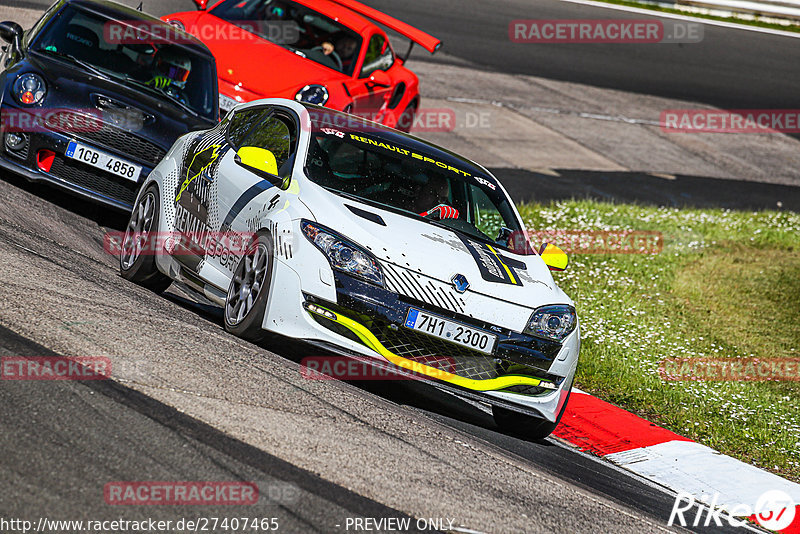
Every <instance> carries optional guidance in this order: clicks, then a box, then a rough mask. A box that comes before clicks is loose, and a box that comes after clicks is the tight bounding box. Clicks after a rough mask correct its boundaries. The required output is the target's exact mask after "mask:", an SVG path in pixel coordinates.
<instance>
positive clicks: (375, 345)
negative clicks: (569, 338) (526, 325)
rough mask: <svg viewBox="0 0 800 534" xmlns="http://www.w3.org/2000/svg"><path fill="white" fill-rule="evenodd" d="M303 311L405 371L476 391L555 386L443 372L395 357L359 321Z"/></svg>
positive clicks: (313, 308) (312, 308)
mask: <svg viewBox="0 0 800 534" xmlns="http://www.w3.org/2000/svg"><path fill="white" fill-rule="evenodd" d="M306 310H307V311H308V312H309V313H313V314H315V315H319V316H320V317H325V318H326V319H329V320H331V321H335V322H337V323H339V324H340V325H342V326H344V327H345V328H347V329H348V330H350V331H351V332H353V333H354V334H355V335H357V336H358V338H359V339H360V340H361V341H362V342H363V343H364V344H365V345H366V346H367V347H369V348H371V349H372V350H374V351H375V352H377V353H378V354H380V355H381V356H383V357H384V358H386V359H387V360H389V361H390V362H391V363H393V364H394V365H396V366H397V367H400V368H402V369H405V370H408V371H414V372H416V373H419V374H422V375H425V376H428V377H430V378H435V379H437V380H444V381H445V382H450V383H451V384H454V385H456V386H461V387H463V388H467V389H472V390H475V391H495V390H498V389H504V388H507V387H511V386H541V385H542V384H547V385H546V386H544V387H548V386H549V388H553V389H555V385H554V384H553V383H552V382H549V381H547V380H541V379H538V378H533V377H530V376H522V375H505V376H500V377H497V378H489V379H485V380H475V379H472V378H464V377H463V376H458V375H454V374H453V373H449V372H447V371H443V370H442V369H438V368H436V367H431V366H429V365H425V364H424V363H419V362H415V361H414V360H409V359H408V358H403V357H402V356H398V355H397V354H395V353H393V352H392V351H390V350H389V349H387V348H386V347H384V346H383V345H382V344H381V342H380V341H378V338H376V337H375V335H374V334H373V333H372V332H370V331H369V330H368V329H367V328H366V327H365V326H363V325H362V324H361V323H359V322H357V321H354V320H353V319H350V318H349V317H345V316H344V315H341V314H339V313H336V312H333V311H331V310H329V309H327V308H325V307H324V306H320V305H318V304H307V305H306Z"/></svg>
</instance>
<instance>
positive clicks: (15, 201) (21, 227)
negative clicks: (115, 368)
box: [0, 176, 741, 532]
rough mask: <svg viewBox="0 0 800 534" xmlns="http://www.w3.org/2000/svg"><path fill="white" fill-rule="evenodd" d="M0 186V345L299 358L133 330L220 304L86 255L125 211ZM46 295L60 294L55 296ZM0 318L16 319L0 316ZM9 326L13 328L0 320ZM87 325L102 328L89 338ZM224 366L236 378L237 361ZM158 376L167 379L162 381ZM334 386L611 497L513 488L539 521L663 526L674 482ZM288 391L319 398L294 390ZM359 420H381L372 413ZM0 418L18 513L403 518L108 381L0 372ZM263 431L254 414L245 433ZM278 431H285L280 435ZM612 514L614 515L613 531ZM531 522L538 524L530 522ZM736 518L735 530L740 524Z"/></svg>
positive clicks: (11, 511) (432, 409)
mask: <svg viewBox="0 0 800 534" xmlns="http://www.w3.org/2000/svg"><path fill="white" fill-rule="evenodd" d="M0 193H2V195H3V197H4V198H6V199H7V203H6V205H5V207H4V208H2V210H0V211H2V213H0V260H2V263H3V266H4V267H3V269H4V270H5V273H2V272H0V278H2V283H1V284H0V286H2V289H0V295H2V299H3V300H4V302H5V306H6V309H5V310H4V311H3V312H1V313H0V354H2V355H22V356H51V355H59V354H60V355H65V354H63V353H61V352H59V351H54V350H53V348H52V347H59V346H63V345H62V344H63V343H65V342H66V340H67V338H69V337H71V336H70V334H75V335H80V336H82V337H86V338H87V340H86V342H87V343H89V345H88V346H98V347H102V346H105V344H106V343H108V344H109V346H111V347H113V346H115V345H114V343H113V340H114V339H115V338H122V339H125V338H126V337H127V336H136V337H137V338H141V339H137V341H136V344H141V345H142V346H145V347H147V346H149V347H151V349H143V350H152V349H153V348H155V350H159V351H160V352H161V353H162V354H164V357H167V358H168V359H169V360H170V363H169V366H171V367H172V369H174V371H172V372H174V373H175V374H176V375H179V374H182V373H198V374H200V372H201V371H200V369H199V368H197V367H196V366H197V365H199V364H198V362H203V360H205V359H207V358H208V357H209V355H211V354H212V353H214V354H215V353H216V352H215V351H223V352H224V353H229V354H231V356H232V357H233V358H234V360H238V359H240V358H244V356H243V355H244V353H245V352H251V353H253V355H254V356H253V361H254V362H255V363H254V366H255V368H256V371H255V372H256V373H257V376H255V378H256V380H258V381H263V383H265V384H269V383H270V382H269V381H270V380H271V379H272V378H274V377H273V376H271V375H270V373H268V372H264V374H260V373H261V371H259V368H260V364H258V361H259V360H260V359H262V358H271V359H273V361H275V360H277V361H278V364H277V365H279V366H282V367H285V368H286V372H287V373H291V372H294V373H297V371H296V369H297V363H298V362H299V359H300V357H301V356H303V355H305V354H308V350H309V349H308V348H307V347H304V346H303V345H302V344H300V343H292V342H288V340H282V341H279V342H278V343H273V344H268V345H266V346H262V347H257V346H254V345H252V344H249V343H246V342H243V341H241V340H237V339H236V338H233V337H232V336H230V339H229V340H226V342H229V343H231V344H232V347H233V348H234V352H230V350H229V349H222V348H219V347H215V346H213V345H212V344H209V343H212V340H211V338H209V339H205V338H204V337H200V339H199V340H196V339H193V338H195V337H196V334H192V335H191V336H189V337H187V338H186V339H178V340H175V341H174V343H173V344H164V343H165V342H164V341H163V340H162V339H161V337H162V336H164V337H167V338H169V337H170V336H172V335H173V333H172V332H166V331H165V332H155V331H149V330H147V328H149V327H150V323H151V321H157V322H158V324H163V325H167V324H168V325H169V328H170V329H171V330H173V331H176V332H181V331H185V332H187V333H188V332H194V331H195V330H197V329H198V328H199V329H200V330H201V331H202V330H203V329H205V330H207V331H208V332H209V336H210V335H211V333H212V332H213V335H214V339H217V338H218V336H220V335H223V336H226V337H227V336H228V335H227V334H225V333H222V332H220V330H221V328H220V322H221V311H220V310H219V309H216V308H213V307H210V306H207V305H205V304H203V303H198V302H194V301H192V300H191V299H188V298H186V297H185V294H184V293H183V292H181V291H180V288H178V287H173V288H172V289H171V290H170V291H169V292H168V293H167V294H166V295H165V296H156V295H153V294H150V293H149V292H147V291H145V290H142V289H140V288H137V287H136V286H134V285H132V284H130V283H129V282H127V281H125V280H123V279H121V278H120V277H119V276H118V275H117V273H116V269H115V268H114V261H113V259H112V258H110V257H107V258H105V259H101V260H100V261H98V259H97V258H102V252H100V253H97V252H96V248H97V246H98V238H99V236H101V235H102V231H103V228H102V227H100V226H97V223H98V222H105V223H106V224H111V225H112V227H116V228H121V226H120V225H121V224H124V223H123V221H122V220H121V218H120V217H119V216H118V215H117V214H115V213H111V212H107V211H105V210H103V209H100V208H97V207H95V206H93V205H91V204H88V203H86V202H83V201H79V200H75V199H72V198H70V197H65V196H64V195H62V194H61V193H59V192H58V191H55V190H52V189H49V188H42V187H39V186H36V185H34V184H28V183H26V182H25V181H24V180H22V179H18V178H15V177H9V176H6V177H4V180H3V181H1V182H0ZM48 204H49V205H50V207H48V206H47V205H48ZM18 206H26V207H27V208H29V209H28V210H27V211H26V213H25V214H24V215H22V216H20V217H14V216H13V213H14V211H15V210H16V209H17V207H18ZM38 210H41V211H42V212H45V211H46V212H47V213H48V216H47V217H40V218H38V220H37V214H36V211H38ZM10 215H11V216H10ZM54 219H55V220H54ZM52 224H58V226H59V229H58V230H55V231H54V233H53V234H52V235H48V231H47V228H48V227H49V226H51V225H52ZM91 227H95V231H93V232H90V233H88V235H86V237H85V238H81V237H79V234H80V233H82V231H83V228H91ZM61 228H63V229H61ZM76 236H78V237H76ZM67 239H70V241H69V245H68V246H67V245H61V244H59V242H63V241H66V240H67ZM12 272H17V273H19V275H18V276H23V274H22V273H28V275H27V276H24V279H19V280H18V282H16V281H14V280H11V279H10V278H16V277H11V273H12ZM43 273H44V274H43ZM65 279H69V283H68V284H67V285H64V284H63V283H62V281H63V280H65ZM31 291H33V292H34V294H35V293H36V292H37V291H41V292H42V293H43V294H42V298H41V299H35V298H34V299H31V298H29V297H28V296H29V295H30V294H31ZM45 293H46V294H45ZM78 295H84V296H83V297H78ZM97 295H105V298H104V299H103V300H98V301H95V300H94V299H95V298H96V296H97ZM54 302H61V303H62V305H61V306H60V307H59V306H54ZM70 302H72V303H70ZM92 310H94V313H93V312H92ZM98 315H99V316H101V317H106V318H107V320H106V321H104V322H103V323H102V324H101V326H102V328H101V329H100V330H98V331H97V334H93V333H88V334H87V333H81V332H78V330H80V326H79V323H80V322H82V321H85V322H86V323H95V324H96V323H97V322H98V319H97V317H98ZM11 316H15V318H14V319H10V317H11ZM75 319H77V321H76V320H75ZM51 323H52V324H51ZM9 324H12V326H13V325H16V327H15V328H9V326H8V325H9ZM20 325H23V326H20ZM73 325H74V326H73ZM19 328H24V329H26V330H30V331H33V332H39V334H37V338H36V339H30V338H29V337H26V336H25V335H21V334H19V333H18V332H17V331H15V330H16V329H19ZM138 329H141V330H138ZM95 335H97V336H98V337H101V338H103V339H102V340H101V339H89V338H94V336H95ZM106 339H107V340H108V341H105V340H106ZM117 350H124V348H121V349H117ZM128 350H130V349H128ZM315 354H318V352H315ZM214 357H217V356H214ZM115 361H118V360H115ZM232 361H233V360H232ZM210 365H213V366H220V367H222V366H225V365H226V363H225V362H224V361H220V362H219V363H215V362H211V363H210ZM219 374H225V375H226V374H227V373H225V372H220V373H219ZM231 375H232V377H235V375H236V373H231ZM112 377H113V373H112ZM218 380H219V382H218V383H216V384H214V386H213V387H215V388H218V389H219V390H223V391H227V392H231V393H230V394H231V395H233V396H236V395H242V396H244V397H248V398H251V397H254V396H259V395H263V392H261V391H259V390H251V391H248V390H246V389H245V390H243V386H242V384H241V382H239V381H238V380H239V379H238V377H236V378H228V377H227V376H223V377H220V378H219V379H218ZM324 385H325V386H329V387H333V386H331V385H330V384H324ZM163 386H164V387H169V386H170V379H169V378H166V379H165V382H164V384H163ZM340 387H342V388H345V390H346V392H347V394H348V395H350V396H351V397H352V398H355V399H357V400H358V402H359V403H360V402H363V403H376V402H377V403H380V402H385V403H388V406H390V409H389V410H388V411H387V412H386V413H385V415H383V416H382V417H398V416H403V417H406V416H407V417H411V418H423V419H424V420H425V421H426V424H431V425H433V426H434V427H435V431H436V433H437V440H438V439H440V440H442V443H445V442H447V441H452V440H456V439H457V440H461V442H463V443H470V442H471V441H473V442H479V443H480V442H482V443H485V444H487V446H490V447H493V448H496V449H498V450H500V451H501V452H502V454H503V455H505V456H507V457H509V458H513V459H514V461H515V462H519V463H520V464H521V465H523V466H524V467H525V469H527V470H530V471H532V472H534V473H537V472H538V473H540V474H541V476H543V477H546V478H548V479H551V480H553V481H562V482H563V484H566V485H568V486H574V487H576V488H579V489H580V490H582V491H584V492H586V494H587V495H591V496H592V497H591V499H592V501H594V500H595V499H603V500H604V501H607V502H608V503H610V504H607V505H605V507H604V508H611V510H610V512H611V513H610V515H608V516H606V515H604V516H599V515H592V514H596V511H595V512H592V513H591V514H589V513H587V512H586V511H584V510H581V509H580V508H579V507H576V508H573V509H566V508H565V507H564V504H563V503H559V502H548V501H547V499H548V495H529V496H527V495H523V496H517V497H518V498H520V499H523V500H528V499H530V502H531V504H530V506H531V507H532V511H533V512H538V513H539V514H543V515H545V516H546V517H547V520H548V521H552V523H550V526H549V528H545V529H544V530H547V531H572V532H575V531H585V532H623V531H631V530H629V529H630V525H628V524H627V523H628V522H629V521H632V520H634V519H635V520H636V521H642V524H641V525H640V526H639V527H636V528H634V530H633V532H641V531H654V530H661V528H665V527H666V522H667V518H668V517H669V514H670V511H671V509H672V505H673V502H674V496H673V495H671V494H669V493H667V492H665V491H664V490H663V489H660V488H658V487H655V486H653V485H651V484H649V483H647V482H645V481H643V480H640V479H638V478H636V477H634V476H632V475H630V474H627V473H625V472H623V471H621V470H619V469H617V468H615V467H613V466H611V465H610V464H608V463H606V462H604V461H602V460H599V459H597V458H594V457H591V456H589V455H584V454H580V453H577V452H576V451H575V450H574V449H572V448H570V447H567V446H564V445H561V444H559V443H557V442H555V441H552V440H547V441H541V442H531V441H526V440H523V439H519V438H517V437H514V436H511V435H506V434H503V433H501V432H499V431H498V429H497V428H496V426H495V425H494V422H493V420H492V418H491V416H490V415H488V414H487V413H486V412H485V411H483V410H481V409H478V408H476V407H475V406H473V405H471V404H468V403H466V402H463V401H461V400H459V399H456V398H454V397H452V396H451V395H449V394H446V393H443V392H440V391H438V390H436V389H433V388H431V387H430V386H427V385H424V384H416V383H412V382H405V381H402V382H348V383H341V386H340ZM299 402H310V403H317V402H318V401H317V400H312V399H311V398H310V397H302V398H301V399H300V401H299ZM322 402H323V404H324V403H325V402H326V401H325V400H323V401H322ZM275 409H280V408H277V407H276V408H275ZM311 409H314V407H313V405H312V406H311ZM289 415H291V414H289ZM371 424H373V425H377V426H378V427H380V426H383V423H382V422H377V423H376V422H372V423H371ZM0 429H2V432H0V450H2V451H3V454H2V455H0V473H2V474H0V480H2V484H3V488H4V490H3V495H2V496H1V497H0V517H6V518H7V517H24V518H32V519H33V520H34V521H35V519H36V518H37V517H39V516H46V517H50V518H53V519H84V520H86V519H92V520H98V519H114V518H118V517H122V518H126V519H131V520H141V519H142V518H143V517H153V518H159V519H172V520H177V519H179V518H181V517H195V516H198V515H202V516H214V515H215V514H217V515H218V516H219V517H226V516H228V517H232V516H243V515H247V516H258V517H278V518H279V519H280V524H281V530H280V531H281V532H343V531H344V530H343V529H341V528H337V527H336V525H341V524H343V523H342V522H343V521H344V520H345V519H346V518H347V517H362V516H363V517H378V518H380V517H403V516H404V514H403V513H402V512H399V511H397V510H394V509H392V508H391V507H387V506H384V505H382V504H379V503H377V502H375V501H374V500H370V499H367V498H364V497H362V496H360V495H359V494H356V493H354V492H352V491H349V490H348V489H345V488H343V487H341V485H337V484H335V483H331V482H329V481H326V480H325V479H323V478H321V477H319V476H317V475H315V474H312V473H310V472H309V471H308V470H304V469H301V468H298V467H295V466H293V465H291V464H290V463H288V462H286V461H284V460H281V459H280V458H277V457H275V456H273V455H271V454H268V453H266V452H263V451H261V450H259V449H258V448H256V447H253V446H251V445H248V444H246V443H243V442H241V441H239V440H237V439H234V438H231V437H229V436H227V435H226V434H225V433H223V432H220V431H219V430H217V429H215V428H212V427H211V426H209V425H208V424H206V423H204V422H202V421H199V420H197V419H194V418H192V417H189V416H187V415H184V414H182V413H180V412H178V411H176V410H175V409H174V408H172V407H170V406H168V405H166V404H164V403H162V402H159V401H158V400H155V399H153V398H152V397H150V396H148V395H146V394H143V393H142V392H141V391H139V390H134V389H131V388H130V387H128V386H127V385H126V384H122V383H118V382H117V381H115V380H110V381H85V382H54V381H30V382H16V381H7V380H4V381H2V382H0ZM276 430H277V429H275V428H269V427H264V428H263V429H262V430H260V431H262V432H275V431H276ZM288 436H289V439H291V433H289V434H288ZM397 439H401V436H397ZM451 461H452V462H453V464H454V467H455V468H457V467H458V465H459V463H460V460H459V459H458V458H453V459H451ZM124 480H134V481H136V480H245V481H254V480H255V481H257V482H258V484H259V487H260V488H261V491H262V494H267V493H269V492H270V491H272V488H275V487H278V488H283V487H286V488H289V490H288V491H289V496H288V497H286V495H285V494H279V496H278V497H277V498H276V499H264V498H262V499H261V500H260V501H259V504H258V505H256V506H257V508H249V507H248V508H247V509H246V510H242V508H238V509H236V510H235V512H231V511H230V509H214V508H213V507H212V508H206V507H202V508H203V509H202V512H198V510H197V509H198V507H183V508H181V507H163V506H161V507H159V506H156V507H147V509H146V510H142V509H141V508H142V507H132V506H127V507H120V506H116V507H115V506H109V505H106V504H105V503H104V502H103V500H102V487H103V485H104V484H105V483H107V482H110V481H124ZM440 482H441V481H439V480H435V479H432V480H430V481H425V482H424V484H426V485H427V484H430V485H431V486H434V487H435V486H437V485H438V484H439V483H440ZM498 482H500V483H503V481H498ZM375 484H380V485H389V486H391V484H392V481H391V480H385V479H379V480H375ZM265 488H266V489H265ZM402 490H403V488H402V487H398V488H397V491H402ZM281 495H283V496H284V497H285V498H284V497H281ZM123 508H124V509H123ZM537 509H538V510H537ZM616 514H619V515H618V516H617V515H616ZM498 515H499V516H501V517H502V515H503V511H502V510H498ZM576 517H577V518H578V519H577V520H576ZM562 522H563V523H564V524H565V525H570V526H569V527H565V529H564V530H561V529H559V528H558V527H554V526H553V525H558V524H561V523H562ZM623 522H624V523H626V528H624V529H623ZM501 525H502V522H500V523H498V524H496V526H495V528H493V529H490V530H488V531H490V532H506V531H526V530H524V529H523V530H519V529H509V530H506V529H504V528H502V526H501ZM659 527H661V528H659ZM687 530H689V531H693V532H726V531H730V532H734V529H733V528H724V529H719V528H714V529H709V528H704V527H702V526H701V527H689V528H688V529H687ZM534 531H542V528H541V526H538V527H537V528H536V529H534ZM735 531H736V532H741V529H736V530H735Z"/></svg>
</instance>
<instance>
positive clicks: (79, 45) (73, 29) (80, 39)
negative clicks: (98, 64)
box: [59, 24, 100, 59]
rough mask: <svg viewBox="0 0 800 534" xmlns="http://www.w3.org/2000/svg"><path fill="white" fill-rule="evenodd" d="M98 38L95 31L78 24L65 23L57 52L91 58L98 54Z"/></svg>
mask: <svg viewBox="0 0 800 534" xmlns="http://www.w3.org/2000/svg"><path fill="white" fill-rule="evenodd" d="M99 51H100V38H99V37H98V36H97V34H96V33H95V32H93V31H92V30H90V29H89V28H87V27H86V26H81V25H79V24H67V28H66V30H65V31H64V39H63V40H62V41H61V47H60V49H59V52H63V53H65V54H70V55H72V56H75V57H77V58H86V57H89V58H92V59H95V56H97V55H99Z"/></svg>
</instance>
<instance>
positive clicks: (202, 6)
mask: <svg viewBox="0 0 800 534" xmlns="http://www.w3.org/2000/svg"><path fill="white" fill-rule="evenodd" d="M194 5H196V6H197V9H199V10H200V11H205V10H206V7H208V0H194Z"/></svg>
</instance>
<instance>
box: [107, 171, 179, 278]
mask: <svg viewBox="0 0 800 534" xmlns="http://www.w3.org/2000/svg"><path fill="white" fill-rule="evenodd" d="M160 210H161V206H160V204H159V200H158V188H157V187H156V186H155V185H151V186H150V187H148V188H147V189H146V190H145V192H144V193H143V194H142V195H141V196H140V197H139V199H138V200H137V201H136V204H135V205H134V206H133V211H132V212H131V218H130V221H129V222H128V226H127V228H126V229H125V237H124V238H123V240H122V251H121V252H120V255H119V274H120V275H121V276H122V277H123V278H125V279H126V280H130V281H131V282H134V283H136V284H139V285H140V286H144V287H146V288H147V289H150V290H151V291H155V292H156V293H162V292H164V291H165V290H166V289H167V288H168V287H169V286H170V284H171V283H172V280H171V279H170V278H169V277H168V276H166V275H164V274H163V273H161V271H159V270H158V268H157V267H156V257H155V255H156V254H158V253H159V251H157V250H155V248H156V246H155V245H156V244H157V243H158V240H157V239H156V234H157V233H158V221H159V215H160V213H161V211H160Z"/></svg>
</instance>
